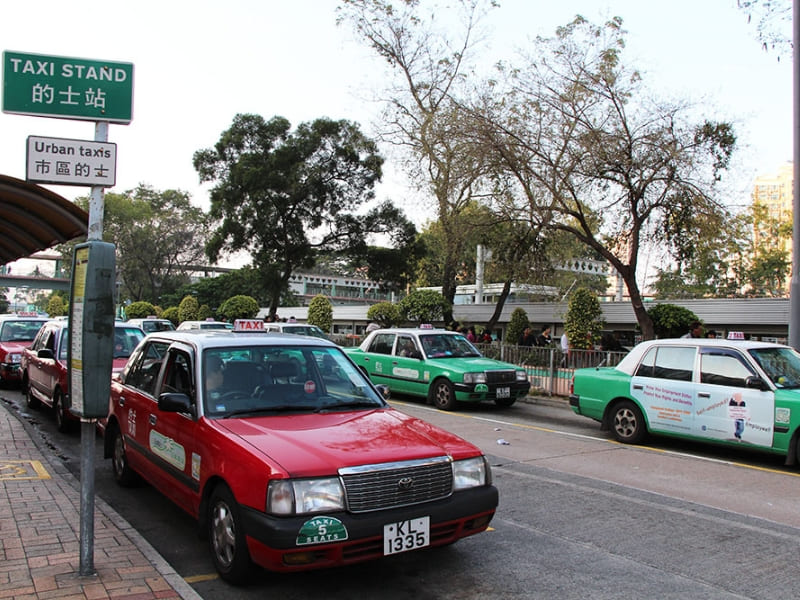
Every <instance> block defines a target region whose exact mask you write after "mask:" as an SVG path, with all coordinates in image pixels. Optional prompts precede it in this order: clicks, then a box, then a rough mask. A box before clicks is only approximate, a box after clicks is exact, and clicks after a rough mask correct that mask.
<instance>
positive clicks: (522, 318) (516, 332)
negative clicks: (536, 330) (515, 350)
mask: <svg viewBox="0 0 800 600" xmlns="http://www.w3.org/2000/svg"><path fill="white" fill-rule="evenodd" d="M530 325H531V322H530V321H529V320H528V313H526V312H525V310H524V309H523V308H519V307H517V308H515V309H514V310H513V311H512V312H511V319H510V320H509V321H508V327H506V344H516V343H517V340H519V338H520V337H522V332H523V331H525V328H526V327H530Z"/></svg>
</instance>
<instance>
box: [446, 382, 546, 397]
mask: <svg viewBox="0 0 800 600" xmlns="http://www.w3.org/2000/svg"><path fill="white" fill-rule="evenodd" d="M453 388H454V389H455V392H456V399H458V400H462V401H466V402H469V401H470V400H473V401H474V400H494V399H495V398H497V397H498V396H497V390H498V388H508V390H509V395H508V396H507V397H508V398H524V397H525V396H527V395H528V392H529V391H530V389H531V384H530V382H529V381H515V382H514V383H477V384H476V383H454V384H453ZM501 398H506V396H501Z"/></svg>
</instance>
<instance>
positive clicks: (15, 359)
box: [8, 354, 22, 364]
mask: <svg viewBox="0 0 800 600" xmlns="http://www.w3.org/2000/svg"><path fill="white" fill-rule="evenodd" d="M21 361H22V354H9V355H8V362H10V363H11V364H19V363H20V362H21Z"/></svg>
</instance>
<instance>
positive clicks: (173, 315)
mask: <svg viewBox="0 0 800 600" xmlns="http://www.w3.org/2000/svg"><path fill="white" fill-rule="evenodd" d="M161 318H162V319H169V320H170V321H171V322H172V324H173V325H175V327H177V326H178V324H179V323H180V322H181V320H180V318H178V307H177V306H170V307H169V308H167V309H166V310H164V311H163V312H162V313H161Z"/></svg>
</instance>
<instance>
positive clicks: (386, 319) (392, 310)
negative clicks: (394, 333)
mask: <svg viewBox="0 0 800 600" xmlns="http://www.w3.org/2000/svg"><path fill="white" fill-rule="evenodd" d="M367 320H369V321H375V322H376V323H377V324H378V325H380V326H381V327H394V326H396V325H399V324H400V323H402V322H403V317H402V315H401V314H400V309H399V308H398V307H397V305H396V304H392V303H391V302H378V303H377V304H373V305H372V306H370V307H369V309H368V310H367Z"/></svg>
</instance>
